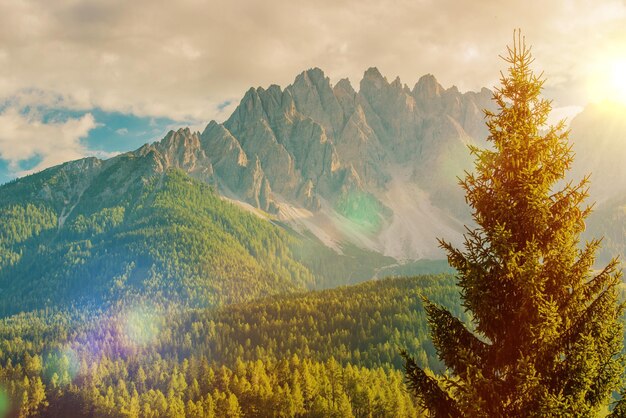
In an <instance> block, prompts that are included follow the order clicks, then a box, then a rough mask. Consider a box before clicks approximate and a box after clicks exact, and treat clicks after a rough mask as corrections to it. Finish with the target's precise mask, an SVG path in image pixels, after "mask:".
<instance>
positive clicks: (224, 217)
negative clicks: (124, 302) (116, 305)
mask: <svg viewBox="0 0 626 418" xmlns="http://www.w3.org/2000/svg"><path fill="white" fill-rule="evenodd" d="M94 164H100V167H99V171H98V174H97V175H96V174H95V173H94V171H95V170H96V169H94V168H92V169H91V170H87V171H85V172H84V173H82V169H83V168H84V167H83V164H82V163H81V164H76V163H70V164H67V165H65V166H64V167H61V168H58V169H53V170H52V171H50V172H48V171H46V172H43V173H41V174H38V175H35V176H32V178H29V179H26V180H23V181H18V182H16V183H13V184H10V185H7V186H5V187H3V188H2V189H1V190H2V194H1V196H2V199H0V213H1V215H0V236H1V237H2V240H1V242H2V244H1V245H0V252H1V253H0V254H1V255H2V257H1V258H0V260H1V264H0V288H1V289H2V298H1V300H0V311H1V312H2V313H3V314H6V313H10V312H15V311H17V310H28V309H39V308H42V307H44V306H49V305H52V306H69V305H73V304H76V305H81V304H85V303H97V304H99V303H103V302H112V301H116V300H120V299H127V298H132V297H138V296H146V295H150V296H151V297H156V298H164V299H167V300H170V301H176V300H179V301H184V303H185V304H187V305H190V306H213V305H216V304H220V303H227V302H232V301H240V300H244V299H249V298H254V297H258V296H262V295H268V294H273V293H280V292H285V291H293V290H296V289H305V288H307V287H313V286H314V284H315V278H314V276H313V274H311V272H310V271H309V270H308V269H307V268H306V267H304V266H303V265H302V264H300V263H299V262H297V261H295V260H294V259H293V258H292V256H291V250H290V245H291V240H292V238H291V237H290V236H289V235H288V234H287V233H286V232H285V231H284V230H282V229H280V228H277V227H275V226H273V225H272V224H271V223H269V222H266V221H263V220H261V219H258V218H257V217H255V216H253V215H251V214H248V213H245V212H243V211H242V210H241V209H239V208H237V207H236V206H234V205H232V204H230V203H228V202H225V201H223V200H222V199H220V197H219V196H218V195H216V194H215V193H214V192H213V191H212V190H211V189H210V188H209V187H208V186H207V185H205V184H203V183H201V182H198V181H196V180H192V179H191V178H189V177H188V176H187V175H186V174H185V173H183V172H182V171H176V170H167V171H166V172H164V173H162V174H157V175H155V174H154V173H153V174H152V175H151V176H150V177H144V178H141V179H140V180H139V179H134V180H132V181H130V182H128V183H125V185H126V189H124V190H122V191H120V192H119V196H118V195H115V194H113V195H112V196H111V197H110V198H109V199H105V198H104V197H106V196H108V193H109V191H110V187H109V186H111V185H113V186H115V184H112V183H111V178H112V177H116V176H119V175H120V173H119V172H118V171H117V170H112V171H110V169H111V168H110V167H108V169H107V167H106V166H107V163H99V162H98V163H96V162H95V161H94ZM109 165H110V164H109ZM113 165H115V162H114V163H113ZM77 170H78V171H77ZM109 171H110V172H111V175H108V173H109ZM132 172H133V174H135V175H138V172H137V171H132ZM72 178H81V179H82V180H81V181H74V182H72ZM66 180H67V182H69V183H68V184H72V187H69V188H66V187H57V186H59V185H62V186H66V184H65V181H66ZM42 185H43V186H42ZM117 190H119V189H117ZM41 191H44V193H42V192H41ZM29 192H30V196H31V197H30V198H26V197H25V196H21V197H20V196H19V195H20V193H22V194H28V193H29ZM17 201H21V203H19V204H18V203H16V202H17Z"/></svg>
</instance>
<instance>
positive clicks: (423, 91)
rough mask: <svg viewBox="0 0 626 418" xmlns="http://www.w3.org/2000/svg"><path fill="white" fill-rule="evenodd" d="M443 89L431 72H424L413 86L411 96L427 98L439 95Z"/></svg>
mask: <svg viewBox="0 0 626 418" xmlns="http://www.w3.org/2000/svg"><path fill="white" fill-rule="evenodd" d="M443 91H444V89H443V87H441V84H439V83H438V82H437V79H436V78H435V76H434V75H432V74H426V75H423V76H422V77H420V79H419V81H418V82H417V84H415V87H414V88H413V96H415V97H416V98H417V99H421V100H428V99H433V98H437V97H441V94H442V93H443Z"/></svg>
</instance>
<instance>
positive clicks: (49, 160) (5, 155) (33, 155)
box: [0, 106, 97, 176]
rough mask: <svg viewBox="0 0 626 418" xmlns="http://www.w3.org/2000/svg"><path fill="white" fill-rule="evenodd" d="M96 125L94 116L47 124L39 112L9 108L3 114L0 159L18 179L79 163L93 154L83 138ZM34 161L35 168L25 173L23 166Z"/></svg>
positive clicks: (0, 125) (1, 116) (0, 117)
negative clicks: (71, 163) (53, 167)
mask: <svg viewBox="0 0 626 418" xmlns="http://www.w3.org/2000/svg"><path fill="white" fill-rule="evenodd" d="M96 126H97V125H96V121H95V119H94V117H93V116H92V115H91V113H87V114H85V115H83V116H81V117H78V118H67V119H65V120H51V121H44V119H43V117H42V115H41V114H40V113H39V112H37V111H35V110H28V109H23V108H19V107H15V106H9V107H6V108H4V110H2V112H0V158H1V159H4V160H6V161H8V163H9V169H10V170H11V172H13V173H14V174H17V175H18V176H22V175H25V174H28V173H29V172H34V171H39V170H41V169H44V168H46V167H50V166H53V165H55V164H60V163H62V162H65V161H69V160H76V159H79V158H82V157H85V156H87V155H89V154H90V152H89V151H88V150H87V149H86V148H85V147H84V146H83V145H82V144H81V139H82V138H85V137H87V135H88V134H89V131H91V130H92V129H94V128H95V127H96ZM32 159H37V164H36V165H35V167H33V168H32V169H30V170H27V171H26V170H22V167H21V163H22V162H24V161H26V160H32Z"/></svg>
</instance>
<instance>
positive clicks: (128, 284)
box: [0, 68, 626, 313]
mask: <svg viewBox="0 0 626 418" xmlns="http://www.w3.org/2000/svg"><path fill="white" fill-rule="evenodd" d="M491 97H492V92H491V91H490V90H488V89H486V88H484V89H482V90H481V91H480V92H466V93H461V92H459V90H458V89H457V88H456V87H451V88H448V89H444V88H443V87H442V86H441V85H440V84H439V83H438V82H437V80H436V79H435V77H434V76H432V75H425V76H423V77H421V78H420V79H419V81H418V82H417V83H416V84H415V86H413V87H412V88H409V87H408V86H407V85H405V84H403V83H402V82H401V81H400V80H399V79H398V78H396V79H395V80H393V81H392V82H389V81H388V80H387V79H386V78H385V77H383V76H382V75H381V74H380V72H379V71H378V70H377V69H376V68H370V69H368V70H367V71H366V72H365V74H364V76H363V79H362V80H361V82H360V85H359V88H358V91H357V90H355V88H354V87H353V86H352V85H351V84H350V82H349V81H348V80H347V79H343V80H340V81H339V82H338V83H336V84H335V85H332V84H331V82H330V80H329V78H328V77H326V76H325V75H324V73H323V72H322V71H321V70H320V69H317V68H314V69H310V70H307V71H304V72H302V73H301V74H299V75H298V76H297V77H296V78H295V81H294V82H293V84H291V85H289V86H287V87H285V88H284V89H282V88H281V87H279V86H276V85H272V86H270V87H268V88H267V89H264V88H261V87H259V88H251V89H250V90H248V91H247V92H246V93H245V95H244V97H243V98H242V100H241V102H240V104H239V106H238V107H237V108H236V110H235V111H234V112H233V114H232V115H231V116H230V117H229V118H228V119H227V120H226V121H225V122H223V123H218V122H215V121H211V122H210V123H209V124H208V125H207V126H206V128H205V129H204V131H203V132H192V131H191V130H190V129H188V128H183V129H179V130H177V131H170V132H169V133H168V134H167V135H166V136H165V137H164V138H163V139H161V140H160V141H157V142H155V143H152V144H146V145H144V146H142V147H141V148H139V149H137V150H135V151H131V152H127V153H124V154H121V155H118V156H115V157H113V158H111V159H108V160H100V159H96V158H86V159H82V160H77V161H72V162H68V163H65V164H62V165H60V166H56V167H52V168H50V169H47V170H44V171H42V172H40V173H36V174H33V175H30V176H27V177H24V178H21V179H17V180H15V181H13V182H10V183H8V184H5V185H4V186H2V187H0V212H1V214H2V216H1V217H0V238H2V240H1V241H0V255H1V257H0V289H1V291H2V292H3V293H2V294H3V298H2V306H1V308H2V312H3V313H12V312H16V311H19V310H20V309H23V308H24V306H25V305H24V303H25V301H32V305H29V304H28V303H26V305H28V306H30V307H31V308H39V307H41V306H47V302H45V301H50V300H53V301H55V302H54V303H61V305H63V306H69V305H71V304H73V303H82V302H79V301H83V302H84V301H90V302H91V303H93V302H100V301H103V300H108V301H114V300H117V299H119V298H132V297H135V296H137V295H141V294H143V293H144V292H145V291H146V290H149V292H148V293H150V294H151V295H161V296H162V297H165V298H171V297H172V295H176V297H183V298H186V299H188V300H197V301H202V303H204V304H208V305H213V304H221V303H229V302H237V301H242V300H249V299H254V298H256V297H259V296H264V295H270V294H276V293H281V292H284V291H294V290H304V289H311V288H324V287H333V286H336V285H340V284H346V283H353V282H358V281H362V280H365V279H368V278H371V277H382V276H383V275H389V274H394V273H400V272H402V273H409V274H411V273H417V272H424V271H428V272H431V271H432V269H433V265H429V264H424V261H421V262H415V260H425V259H442V258H443V255H442V253H441V252H440V250H439V249H438V247H437V241H436V238H445V239H446V240H449V241H452V242H453V243H456V244H459V243H460V242H461V241H462V233H463V231H464V229H463V226H464V225H466V224H469V223H471V217H470V211H469V209H468V208H467V206H466V204H465V202H464V198H463V193H462V190H461V188H460V187H459V186H458V184H457V183H458V177H459V176H462V175H463V172H464V170H470V169H471V168H472V159H471V156H470V154H469V151H468V145H478V146H488V145H487V143H486V141H485V140H486V137H487V134H488V132H487V128H486V125H485V121H484V113H483V110H484V109H489V110H493V106H494V105H493V103H492V100H491ZM620 114H621V113H620V111H619V110H612V111H609V110H606V108H604V107H600V106H596V107H589V108H587V109H585V110H584V111H583V112H582V113H581V114H580V115H578V116H577V117H576V118H575V119H574V120H573V121H572V123H571V128H572V135H571V136H572V140H573V143H574V149H575V150H576V151H577V153H578V155H579V158H578V160H577V163H576V165H575V167H574V170H573V176H574V177H576V176H579V178H580V176H582V175H583V173H586V172H590V171H591V172H594V173H595V174H594V177H593V178H592V180H593V183H592V191H593V192H592V197H593V198H594V199H595V200H597V201H598V202H599V204H598V206H597V210H596V212H595V213H594V214H593V215H592V217H591V219H590V220H589V222H588V225H589V228H588V233H589V236H597V235H607V240H606V244H607V245H606V247H605V250H604V252H603V253H602V254H601V257H600V258H601V260H606V259H608V258H610V256H611V255H616V254H624V252H625V250H626V245H625V242H626V240H625V239H624V231H623V228H621V227H619V228H615V227H614V226H613V225H612V223H613V222H620V220H623V218H624V213H625V211H624V208H625V207H626V201H625V198H624V196H626V188H624V187H622V188H620V187H619V186H618V184H619V182H617V183H616V182H612V181H611V180H610V178H611V176H612V175H613V174H612V173H613V172H612V171H611V170H613V169H614V168H610V167H621V166H622V165H621V161H623V157H625V156H624V151H621V153H620V152H618V151H619V150H621V148H620V147H619V141H617V140H616V138H620V137H622V138H626V135H625V134H626V126H625V125H624V123H623V122H619V120H621V119H620V118H619V115H620ZM598 127H600V128H598ZM590 138H591V139H590ZM607 161H608V162H609V163H610V164H606V163H607ZM607 167H609V168H610V169H609V168H607ZM620 225H623V222H620ZM620 228H621V229H620ZM434 269H435V270H441V269H445V264H444V263H441V264H440V265H438V266H435V267H434ZM16 277H18V278H19V280H18V281H16V280H14V278H16ZM42 301H43V302H44V303H43V304H42ZM51 303H52V302H51ZM54 303H53V304H54Z"/></svg>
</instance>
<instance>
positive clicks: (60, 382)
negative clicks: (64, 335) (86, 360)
mask: <svg viewBox="0 0 626 418" xmlns="http://www.w3.org/2000/svg"><path fill="white" fill-rule="evenodd" d="M44 369H45V373H46V377H47V378H48V379H49V380H50V381H51V382H52V384H53V385H54V386H67V385H69V384H70V383H72V382H73V381H74V379H75V378H76V376H77V375H78V372H79V370H80V360H79V358H78V354H77V353H76V351H75V350H74V349H73V348H72V347H70V346H69V345H67V346H65V347H62V348H60V349H59V350H57V351H55V352H53V353H51V354H50V355H48V357H47V358H46V360H45V362H44Z"/></svg>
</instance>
